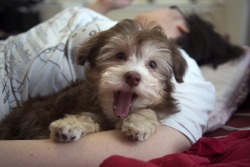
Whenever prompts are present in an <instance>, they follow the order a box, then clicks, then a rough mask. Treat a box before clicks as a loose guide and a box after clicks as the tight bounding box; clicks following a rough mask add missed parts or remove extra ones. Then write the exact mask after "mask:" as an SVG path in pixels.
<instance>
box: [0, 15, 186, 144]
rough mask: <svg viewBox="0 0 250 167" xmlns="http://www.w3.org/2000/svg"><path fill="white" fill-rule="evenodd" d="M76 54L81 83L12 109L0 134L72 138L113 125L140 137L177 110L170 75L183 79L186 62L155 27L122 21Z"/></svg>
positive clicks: (71, 139) (158, 28) (28, 137)
mask: <svg viewBox="0 0 250 167" xmlns="http://www.w3.org/2000/svg"><path fill="white" fill-rule="evenodd" d="M77 59H78V64H80V65H86V66H87V67H88V68H87V70H86V78H87V82H85V81H77V82H75V83H72V84H71V85H70V86H69V87H67V88H65V89H63V90H62V91H60V92H58V93H55V94H53V95H50V96H46V97H37V98H33V99H30V100H28V101H26V102H25V103H23V105H22V106H19V107H17V108H15V109H14V111H12V112H11V113H10V114H9V115H8V116H7V117H6V118H5V119H4V120H3V121H2V122H1V124H0V138H1V139H43V138H49V137H50V138H52V139H53V140H55V141H59V142H72V141H76V140H78V139H79V138H80V137H82V136H84V135H86V134H89V133H93V132H98V131H100V130H107V129H114V128H115V129H121V131H122V133H123V134H124V135H125V136H126V137H128V138H130V139H132V140H139V141H144V140H146V139H147V138H148V137H150V136H151V135H152V134H153V133H154V132H155V130H156V128H157V126H159V124H160V120H162V119H164V118H166V117H167V116H168V115H169V114H173V113H175V112H177V111H178V109H177V105H176V100H175V99H174V98H173V97H172V91H173V89H174V87H173V84H172V79H173V78H175V79H176V81H177V82H179V83H181V82H183V76H184V73H185V69H186V62H185V60H184V59H183V58H182V56H181V55H180V53H179V51H178V49H177V46H176V45H175V43H174V42H173V41H172V40H169V39H167V37H166V36H165V35H164V33H163V30H162V29H161V27H159V26H156V25H154V24H148V25H144V26H143V25H141V24H139V23H138V22H136V21H133V20H123V21H121V22H119V23H118V24H117V25H115V26H114V27H112V28H111V29H109V30H107V31H103V32H100V33H98V34H96V35H94V36H93V37H91V38H90V39H89V40H88V41H87V42H86V43H84V44H83V46H82V48H81V49H80V51H79V54H78V57H77ZM48 127H49V128H48Z"/></svg>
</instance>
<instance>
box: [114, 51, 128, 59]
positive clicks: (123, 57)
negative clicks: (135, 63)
mask: <svg viewBox="0 0 250 167" xmlns="http://www.w3.org/2000/svg"><path fill="white" fill-rule="evenodd" d="M115 57H116V58H117V59H118V60H126V59H127V57H126V54H125V53H124V52H119V53H117V54H116V55H115Z"/></svg>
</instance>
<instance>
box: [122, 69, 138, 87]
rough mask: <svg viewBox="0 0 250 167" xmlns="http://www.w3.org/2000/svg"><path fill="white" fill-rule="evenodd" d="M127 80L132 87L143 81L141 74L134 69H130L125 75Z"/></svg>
mask: <svg viewBox="0 0 250 167" xmlns="http://www.w3.org/2000/svg"><path fill="white" fill-rule="evenodd" d="M124 77H125V81H126V83H127V84H129V85H130V86H131V87H133V86H137V85H138V84H139V83H140V81H141V75H140V74H139V73H137V72H134V71H129V72H127V73H126V74H125V75H124Z"/></svg>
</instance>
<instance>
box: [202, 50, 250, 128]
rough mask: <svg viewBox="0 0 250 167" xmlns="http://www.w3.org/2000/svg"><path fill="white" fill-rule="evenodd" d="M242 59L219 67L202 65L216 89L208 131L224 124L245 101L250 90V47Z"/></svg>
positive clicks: (204, 74) (205, 75)
mask: <svg viewBox="0 0 250 167" xmlns="http://www.w3.org/2000/svg"><path fill="white" fill-rule="evenodd" d="M245 51H246V52H245V55H243V56H242V57H240V59H237V60H233V61H230V62H228V63H224V64H222V65H220V66H219V67H218V68H217V69H213V68H211V67H210V66H202V67H201V72H202V74H203V76H204V78H205V79H206V80H207V81H210V82H211V83H213V85H214V86H215V89H216V104H215V109H214V111H213V112H211V113H210V115H209V120H208V125H207V131H214V130H215V129H217V128H219V127H221V126H223V125H224V124H225V123H226V122H227V121H228V120H229V118H230V117H231V115H232V113H233V112H235V111H236V110H237V108H238V107H239V106H240V105H241V104H242V103H243V102H244V100H245V99H246V97H247V95H248V92H249V85H250V84H249V81H250V48H249V47H245Z"/></svg>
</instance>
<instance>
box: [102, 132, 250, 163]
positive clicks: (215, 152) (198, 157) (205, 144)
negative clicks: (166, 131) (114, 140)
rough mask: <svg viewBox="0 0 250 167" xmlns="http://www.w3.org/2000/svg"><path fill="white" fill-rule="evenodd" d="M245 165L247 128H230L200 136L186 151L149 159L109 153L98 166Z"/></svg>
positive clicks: (249, 149)
mask: <svg viewBox="0 0 250 167" xmlns="http://www.w3.org/2000/svg"><path fill="white" fill-rule="evenodd" d="M118 166H119V167H128V166H129V167H172V166H181V167H202V166H206V167H235V166H237V167H249V166H250V131H238V132H234V133H232V134H230V135H228V136H227V137H224V138H205V137H203V138H201V139H200V140H198V141H197V142H196V143H195V144H194V145H193V146H192V147H191V148H190V149H189V150H188V151H185V152H183V153H176V154H170V155H166V156H164V157H161V158H157V159H154V160H151V161H149V162H144V161H140V160H137V159H132V158H126V157H122V156H118V155H115V156H111V157H109V158H108V159H106V160H105V161H104V162H103V163H102V164H101V166H100V167H118Z"/></svg>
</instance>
